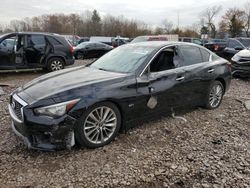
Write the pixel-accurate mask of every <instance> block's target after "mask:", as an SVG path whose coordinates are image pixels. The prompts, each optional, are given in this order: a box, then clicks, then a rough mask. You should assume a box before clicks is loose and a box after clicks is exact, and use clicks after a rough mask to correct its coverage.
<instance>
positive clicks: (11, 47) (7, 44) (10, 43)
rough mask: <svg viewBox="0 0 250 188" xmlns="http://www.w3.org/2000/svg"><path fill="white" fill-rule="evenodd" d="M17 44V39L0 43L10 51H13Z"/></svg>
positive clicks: (8, 39) (12, 38)
mask: <svg viewBox="0 0 250 188" xmlns="http://www.w3.org/2000/svg"><path fill="white" fill-rule="evenodd" d="M15 42H16V37H11V38H7V39H5V40H3V41H2V42H1V43H0V46H2V47H4V48H8V49H13V47H14V45H15Z"/></svg>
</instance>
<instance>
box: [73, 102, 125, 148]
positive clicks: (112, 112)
mask: <svg viewBox="0 0 250 188" xmlns="http://www.w3.org/2000/svg"><path fill="white" fill-rule="evenodd" d="M120 127H121V114H120V111H119V109H118V108H117V107H116V105H114V104H113V103H110V102H102V103H99V104H96V105H94V106H92V107H91V108H89V109H88V110H87V111H86V112H85V113H84V114H83V116H82V117H81V118H80V119H79V121H78V122H77V126H76V130H75V134H76V140H77V141H78V143H79V144H80V145H82V146H86V147H88V148H97V147H101V146H104V145H106V144H108V143H110V142H111V141H112V140H113V139H114V138H115V137H116V136H117V134H118V132H119V129H120Z"/></svg>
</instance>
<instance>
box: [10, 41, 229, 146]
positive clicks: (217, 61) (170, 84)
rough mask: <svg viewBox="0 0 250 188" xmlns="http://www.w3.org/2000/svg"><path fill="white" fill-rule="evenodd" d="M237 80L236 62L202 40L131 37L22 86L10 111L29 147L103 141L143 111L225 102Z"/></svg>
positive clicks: (15, 127)
mask: <svg viewBox="0 0 250 188" xmlns="http://www.w3.org/2000/svg"><path fill="white" fill-rule="evenodd" d="M230 81H231V64H230V63H229V62H228V61H226V60H225V59H222V58H220V57H218V56H217V55H216V54H214V53H213V52H210V51H209V50H207V49H206V48H203V47H201V46H198V45H195V44H188V43H181V42H160V41H154V42H142V43H134V44H127V45H123V46H120V47H118V48H116V49H114V50H112V51H110V52H109V53H107V54H105V55H104V56H102V57H101V58H100V59H98V60H97V61H95V62H93V63H91V64H89V65H87V66H82V67H75V68H70V69H65V70H62V71H58V72H54V73H49V74H47V75H44V76H42V77H39V78H37V79H35V80H33V81H31V82H30V83H28V84H26V85H24V86H23V87H20V88H18V89H17V90H16V91H14V92H13V93H12V94H11V97H10V104H9V113H10V115H11V118H12V128H13V130H14V132H15V133H16V134H17V135H19V136H20V137H22V138H23V140H24V142H25V143H26V144H27V146H28V147H29V148H32V149H39V150H56V149H62V148H71V147H72V146H73V145H75V143H79V144H80V145H82V146H85V147H88V148H97V147H100V146H104V145H106V144H108V143H110V142H111V141H112V140H113V139H114V138H115V137H116V136H117V134H118V133H119V130H121V129H126V127H127V126H128V123H127V122H130V121H132V120H135V119H137V118H144V117H147V116H148V115H152V114H154V113H159V112H162V111H164V110H168V109H169V108H176V107H183V106H190V105H192V106H204V107H205V108H207V109H215V108H217V107H219V106H220V104H221V102H222V98H223V95H224V94H225V92H226V91H227V90H228V88H229V85H230Z"/></svg>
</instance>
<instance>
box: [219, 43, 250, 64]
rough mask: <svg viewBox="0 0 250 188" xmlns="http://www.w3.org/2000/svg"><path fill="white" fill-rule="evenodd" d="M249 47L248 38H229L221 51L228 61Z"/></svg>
mask: <svg viewBox="0 0 250 188" xmlns="http://www.w3.org/2000/svg"><path fill="white" fill-rule="evenodd" d="M249 47H250V38H229V39H228V40H227V44H226V47H225V48H224V51H223V57H224V58H225V59H227V60H229V61H231V58H232V57H233V56H234V55H235V54H236V53H238V52H239V51H241V50H243V49H247V48H249Z"/></svg>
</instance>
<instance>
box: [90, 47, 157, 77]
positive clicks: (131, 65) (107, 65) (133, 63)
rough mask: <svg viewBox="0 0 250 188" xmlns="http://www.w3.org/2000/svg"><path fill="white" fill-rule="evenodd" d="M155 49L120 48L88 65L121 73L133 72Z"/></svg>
mask: <svg viewBox="0 0 250 188" xmlns="http://www.w3.org/2000/svg"><path fill="white" fill-rule="evenodd" d="M154 49H155V48H154V47H149V46H131V45H124V46H120V47H118V48H116V49H114V50H111V51H110V52H109V53H107V54H105V55H104V56H102V57H101V58H100V59H98V60H97V61H95V62H94V63H93V64H91V65H90V67H92V68H96V69H101V70H106V71H112V72H121V73H132V72H135V71H136V70H137V69H138V67H139V66H140V65H142V63H143V62H144V61H145V60H146V58H147V57H148V56H149V55H150V54H151V53H152V52H153V50H154Z"/></svg>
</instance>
